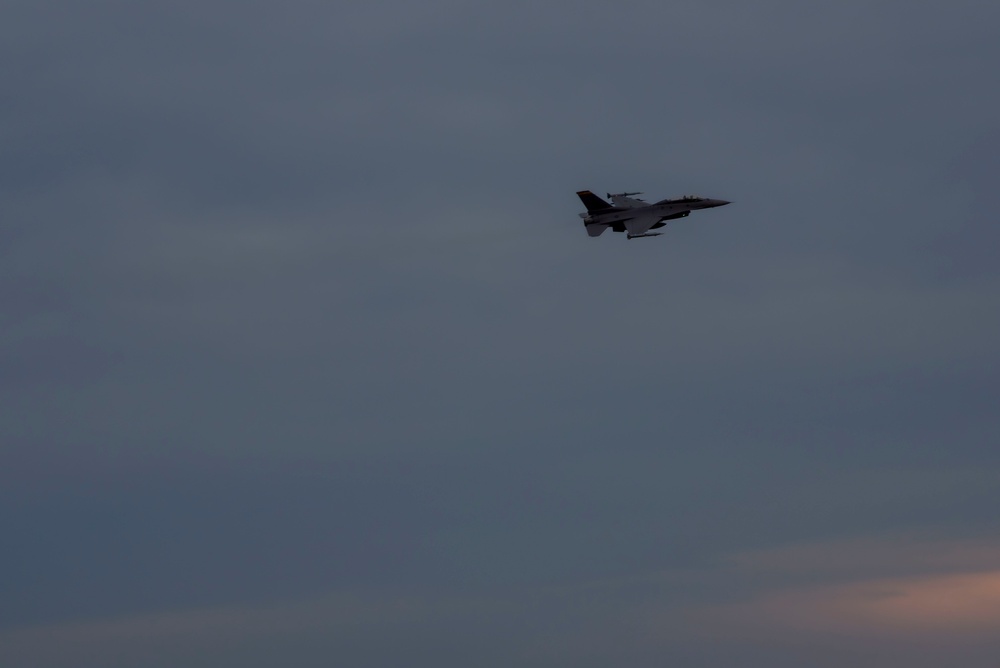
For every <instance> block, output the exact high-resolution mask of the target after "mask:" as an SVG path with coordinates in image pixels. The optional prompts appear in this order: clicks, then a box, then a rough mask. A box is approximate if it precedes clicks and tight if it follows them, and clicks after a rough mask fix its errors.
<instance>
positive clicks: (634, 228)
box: [624, 213, 660, 236]
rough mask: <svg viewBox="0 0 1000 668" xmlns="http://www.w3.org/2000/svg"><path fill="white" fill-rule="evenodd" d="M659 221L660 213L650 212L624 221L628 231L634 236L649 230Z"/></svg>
mask: <svg viewBox="0 0 1000 668" xmlns="http://www.w3.org/2000/svg"><path fill="white" fill-rule="evenodd" d="M658 222H660V216H659V215H657V214H648V213H647V214H645V215H639V216H636V217H635V218H629V219H628V220H626V221H624V223H625V229H626V231H628V233H629V234H631V235H632V236H636V235H638V234H645V233H646V232H649V230H650V229H651V228H652V227H653V225H656V224H657V223H658Z"/></svg>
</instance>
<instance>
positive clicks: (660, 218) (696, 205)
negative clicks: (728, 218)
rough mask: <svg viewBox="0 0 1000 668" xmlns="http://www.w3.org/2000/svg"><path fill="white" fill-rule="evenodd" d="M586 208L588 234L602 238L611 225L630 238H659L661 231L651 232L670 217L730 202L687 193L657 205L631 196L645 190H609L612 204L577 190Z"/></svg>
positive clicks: (673, 217)
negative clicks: (623, 191)
mask: <svg viewBox="0 0 1000 668" xmlns="http://www.w3.org/2000/svg"><path fill="white" fill-rule="evenodd" d="M576 194H577V195H578V196H579V197H580V199H581V200H582V201H583V205H584V206H585V207H587V213H581V214H580V217H581V218H583V224H584V225H586V226H587V234H589V235H590V236H592V237H599V236H601V233H602V232H604V230H606V229H608V228H609V227H610V228H611V229H613V230H614V231H615V232H626V233H627V236H628V238H629V239H636V238H640V237H658V236H660V234H662V232H652V233H650V230H655V229H657V228H660V227H663V226H664V225H666V224H667V222H666V221H668V220H675V219H677V218H687V216H688V215H690V214H691V212H692V211H697V210H698V209H712V208H714V207H717V206H722V205H724V204H729V202H727V201H726V200H724V199H708V198H707V197H698V196H696V195H686V196H684V197H678V198H676V199H661V200H660V201H659V202H656V203H655V204H650V203H649V202H644V201H643V200H641V199H635V198H634V197H632V195H641V194H642V193H618V194H617V195H612V194H611V193H608V199H610V200H611V201H612V202H613V204H609V203H608V202H606V201H604V200H603V199H601V198H600V197H598V196H597V195H595V194H594V193H592V192H590V191H589V190H581V191H579V192H578V193H576Z"/></svg>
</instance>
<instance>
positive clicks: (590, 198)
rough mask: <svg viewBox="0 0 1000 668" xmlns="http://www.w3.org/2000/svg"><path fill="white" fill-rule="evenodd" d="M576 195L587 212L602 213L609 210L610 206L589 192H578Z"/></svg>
mask: <svg viewBox="0 0 1000 668" xmlns="http://www.w3.org/2000/svg"><path fill="white" fill-rule="evenodd" d="M576 194H577V196H578V197H579V198H580V201H582V202H583V205H584V206H585V207H587V211H602V210H604V209H610V208H611V205H610V204H608V203H607V202H605V201H604V200H603V199H601V198H600V197H598V196H597V195H595V194H594V193H592V192H590V191H589V190H580V191H578V192H577V193H576Z"/></svg>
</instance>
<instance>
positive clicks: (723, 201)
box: [712, 199, 732, 206]
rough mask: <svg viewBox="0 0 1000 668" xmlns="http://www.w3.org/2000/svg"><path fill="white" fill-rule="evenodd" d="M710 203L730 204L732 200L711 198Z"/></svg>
mask: <svg viewBox="0 0 1000 668" xmlns="http://www.w3.org/2000/svg"><path fill="white" fill-rule="evenodd" d="M712 203H713V205H714V206H725V205H727V204H732V202H730V201H729V200H725V199H715V200H712Z"/></svg>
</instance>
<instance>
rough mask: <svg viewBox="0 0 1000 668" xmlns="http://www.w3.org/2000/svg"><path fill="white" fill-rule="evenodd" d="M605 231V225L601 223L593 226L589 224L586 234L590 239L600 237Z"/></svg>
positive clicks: (606, 227)
mask: <svg viewBox="0 0 1000 668" xmlns="http://www.w3.org/2000/svg"><path fill="white" fill-rule="evenodd" d="M606 229H608V225H607V224H604V223H601V224H596V225H595V224H593V223H591V224H590V225H587V234H589V235H590V236H592V237H599V236H601V234H603V233H604V230H606Z"/></svg>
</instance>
